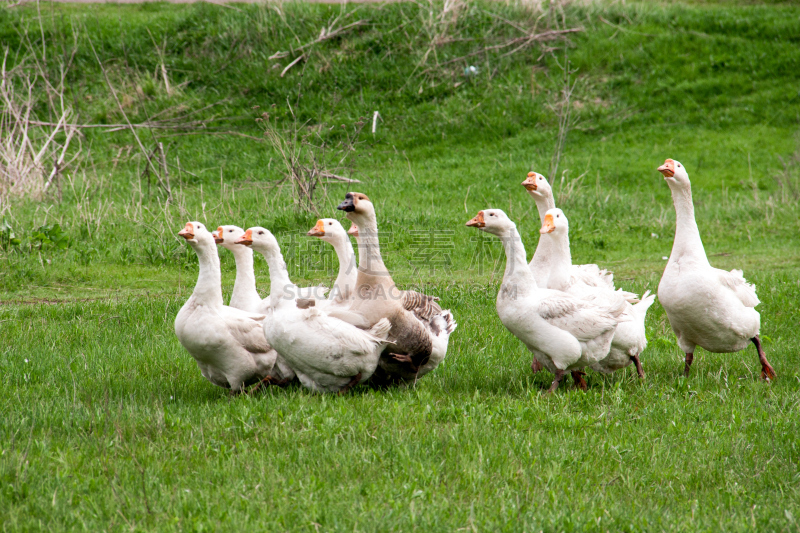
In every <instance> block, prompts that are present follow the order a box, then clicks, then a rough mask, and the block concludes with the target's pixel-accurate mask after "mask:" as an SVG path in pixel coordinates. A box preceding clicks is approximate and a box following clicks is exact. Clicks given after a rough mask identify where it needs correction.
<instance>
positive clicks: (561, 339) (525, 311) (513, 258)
mask: <svg viewBox="0 0 800 533" xmlns="http://www.w3.org/2000/svg"><path fill="white" fill-rule="evenodd" d="M467 226H470V227H475V228H478V229H480V230H482V231H486V232H488V233H491V234H492V235H495V236H497V237H499V238H500V240H501V241H502V243H503V247H504V248H505V252H506V269H505V272H504V274H503V284H502V285H501V286H500V291H499V292H498V294H497V314H498V315H499V316H500V321H501V322H502V323H503V325H504V326H505V327H506V328H507V329H508V330H509V331H510V332H511V333H513V334H514V336H516V337H517V338H518V339H519V340H521V341H522V342H523V343H524V344H525V346H527V347H528V349H529V350H530V351H531V352H532V353H533V355H534V357H535V358H536V361H538V362H539V363H540V364H541V365H543V366H544V367H545V368H547V369H548V370H549V371H550V372H552V373H553V374H554V375H555V377H554V379H553V383H552V384H551V385H550V389H548V393H552V392H555V390H556V389H557V388H558V385H559V383H560V382H561V379H562V378H563V377H564V376H565V375H566V373H567V372H571V373H572V378H573V380H575V383H576V385H578V386H580V387H581V388H582V389H585V388H586V382H585V381H584V380H583V377H582V374H583V372H581V369H583V368H586V367H587V366H590V365H593V364H595V363H597V362H598V361H600V360H601V359H603V358H605V357H606V356H607V354H608V352H609V349H610V347H611V339H612V338H613V336H614V332H615V330H616V329H617V324H618V323H619V322H620V320H621V319H622V318H621V316H622V314H623V313H624V310H625V308H624V307H623V305H622V304H623V303H624V300H622V299H619V300H618V301H617V302H616V303H609V302H598V301H597V300H595V299H594V298H592V297H575V296H572V295H570V294H567V293H565V292H561V291H556V290H552V289H544V288H539V287H538V286H537V284H536V279H535V276H534V274H533V273H532V272H531V270H530V268H529V267H528V264H527V262H526V258H525V246H524V245H523V244H522V239H521V238H520V236H519V232H518V231H517V226H516V224H514V222H512V221H511V220H510V219H509V218H508V216H506V214H505V213H504V212H503V211H501V210H500V209H484V210H483V211H480V212H479V213H478V214H477V215H476V216H475V217H474V218H473V219H472V220H470V221H469V222H467ZM531 366H533V365H531Z"/></svg>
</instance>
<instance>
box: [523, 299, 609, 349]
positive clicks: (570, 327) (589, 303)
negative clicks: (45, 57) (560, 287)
mask: <svg viewBox="0 0 800 533" xmlns="http://www.w3.org/2000/svg"><path fill="white" fill-rule="evenodd" d="M623 303H624V300H623ZM623 310H624V307H623V308H621V309H620V308H619V306H618V305H616V303H614V304H612V305H603V304H600V303H596V302H595V301H593V300H591V299H588V298H586V299H578V298H572V297H570V296H568V295H566V294H565V295H558V294H556V295H551V296H547V297H545V298H544V299H542V300H541V301H540V302H539V315H540V316H541V317H542V318H543V319H545V320H546V321H547V322H549V323H550V324H552V325H553V326H556V327H557V328H559V329H563V330H564V331H567V332H568V333H570V334H572V335H573V336H574V337H575V338H576V339H578V340H579V341H589V340H592V339H595V338H597V337H599V336H600V335H602V334H603V333H605V332H607V331H608V330H610V329H612V328H615V327H616V326H617V324H618V323H619V316H620V315H621V314H622V312H623Z"/></svg>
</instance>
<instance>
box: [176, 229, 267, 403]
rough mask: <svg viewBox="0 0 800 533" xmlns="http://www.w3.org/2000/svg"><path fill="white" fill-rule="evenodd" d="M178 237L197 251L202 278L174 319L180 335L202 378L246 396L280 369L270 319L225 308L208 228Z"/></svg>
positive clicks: (185, 232)
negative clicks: (248, 388) (268, 334)
mask: <svg viewBox="0 0 800 533" xmlns="http://www.w3.org/2000/svg"><path fill="white" fill-rule="evenodd" d="M178 235H180V236H181V237H183V238H184V239H186V241H187V242H188V243H189V245H190V246H191V247H192V248H193V249H194V251H195V253H197V258H198V260H199V264H200V274H199V275H198V277H197V284H196V285H195V288H194V291H193V292H192V295H191V296H190V297H189V299H188V300H187V301H186V303H185V304H184V305H183V307H181V310H180V311H179V312H178V316H176V317H175V334H176V335H177V336H178V340H179V341H180V343H181V344H182V345H183V347H184V348H186V350H187V351H188V352H189V353H190V354H191V356H192V357H194V359H195V360H196V361H197V366H199V367H200V372H201V373H202V374H203V377H205V378H206V379H207V380H209V381H210V382H211V383H213V384H214V385H218V386H220V387H225V388H229V389H231V390H232V391H234V392H241V391H242V387H244V386H245V385H250V384H253V383H257V382H259V381H261V380H262V379H264V378H268V377H269V376H270V374H271V372H272V371H273V367H274V365H275V360H276V358H277V355H278V354H277V353H276V352H275V350H273V349H272V348H270V346H269V344H268V343H267V341H266V339H265V337H264V332H263V325H262V324H263V321H264V318H265V317H264V315H263V314H254V313H248V312H246V311H241V310H239V309H235V308H233V307H228V306H226V305H223V304H222V288H221V284H220V283H221V279H220V278H221V275H220V269H219V256H218V255H217V246H216V245H215V244H214V238H213V237H212V236H211V233H209V232H208V230H207V229H206V228H205V226H204V225H203V224H201V223H199V222H187V223H186V226H185V227H184V228H183V229H182V230H181V231H180V233H178Z"/></svg>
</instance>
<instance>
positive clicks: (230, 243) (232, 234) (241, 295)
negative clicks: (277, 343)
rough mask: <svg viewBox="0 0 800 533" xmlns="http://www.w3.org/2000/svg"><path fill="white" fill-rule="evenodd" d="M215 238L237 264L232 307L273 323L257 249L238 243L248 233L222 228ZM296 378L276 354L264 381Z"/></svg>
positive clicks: (284, 381) (282, 381) (280, 382)
mask: <svg viewBox="0 0 800 533" xmlns="http://www.w3.org/2000/svg"><path fill="white" fill-rule="evenodd" d="M211 235H212V236H213V237H214V242H216V243H217V244H219V245H220V246H222V247H223V248H225V249H227V250H229V251H230V252H231V253H232V254H233V258H234V260H235V261H236V280H235V281H234V283H233V292H232V293H231V300H230V303H229V305H230V306H231V307H235V308H236V309H241V310H243V311H249V312H251V313H263V314H264V315H265V319H264V320H271V319H272V313H271V311H270V305H269V299H268V298H263V299H262V298H261V295H259V294H258V291H257V290H256V275H255V271H254V269H253V250H252V249H250V248H249V247H247V246H242V245H241V244H237V241H238V240H239V239H241V238H242V235H244V230H243V229H242V228H240V227H238V226H219V227H218V228H217V229H216V231H214V232H212V233H211ZM295 377H296V376H295V373H294V370H292V368H291V367H290V366H289V365H288V364H286V361H285V360H284V358H283V356H281V354H276V359H275V366H274V367H273V368H272V371H271V372H270V375H269V378H268V379H265V380H264V382H265V383H271V384H273V385H279V386H284V385H287V384H289V383H290V382H291V381H292V380H293V379H294V378H295Z"/></svg>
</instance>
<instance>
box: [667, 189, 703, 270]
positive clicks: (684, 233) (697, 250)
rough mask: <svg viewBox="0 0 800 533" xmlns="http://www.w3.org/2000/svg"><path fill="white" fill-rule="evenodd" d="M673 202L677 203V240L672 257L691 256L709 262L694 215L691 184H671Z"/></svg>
mask: <svg viewBox="0 0 800 533" xmlns="http://www.w3.org/2000/svg"><path fill="white" fill-rule="evenodd" d="M670 189H671V190H672V202H673V204H674V205H675V241H674V242H673V244H672V258H674V259H678V258H680V257H687V256H691V257H694V258H695V259H701V260H703V261H705V262H706V263H708V258H707V257H706V252H705V248H704V247H703V241H702V239H701V238H700V230H699V229H698V227H697V220H695V217H694V203H693V201H692V189H691V186H685V187H679V186H670Z"/></svg>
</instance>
